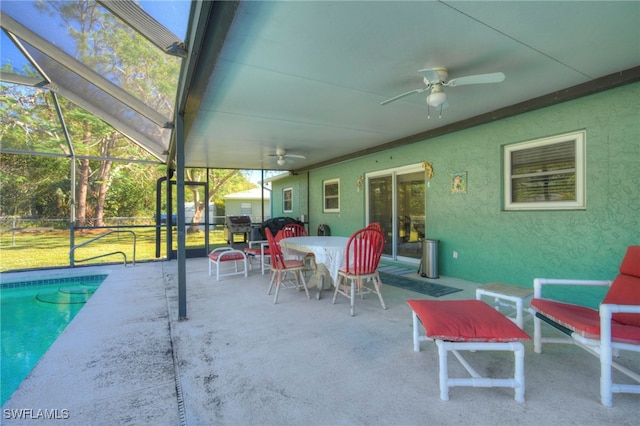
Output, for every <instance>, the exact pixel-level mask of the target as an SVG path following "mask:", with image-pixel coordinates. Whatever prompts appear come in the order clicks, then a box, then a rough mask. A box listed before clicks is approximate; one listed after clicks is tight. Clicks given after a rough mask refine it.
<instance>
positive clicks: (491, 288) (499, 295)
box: [476, 283, 533, 328]
mask: <svg viewBox="0 0 640 426" xmlns="http://www.w3.org/2000/svg"><path fill="white" fill-rule="evenodd" d="M482 296H489V297H493V298H494V302H493V304H491V303H490V305H492V306H493V307H494V308H496V310H498V311H499V310H500V308H502V307H510V308H515V311H516V317H515V318H512V317H509V316H508V315H505V316H506V317H507V318H509V319H510V320H511V321H513V322H515V323H516V324H517V325H518V327H520V328H523V325H524V319H523V306H522V305H523V304H524V301H525V300H529V299H531V297H532V296H533V288H526V287H519V286H515V285H511V284H504V283H489V284H485V285H482V286H480V287H478V288H477V289H476V299H477V300H482ZM509 302H511V303H512V304H511V303H509Z"/></svg>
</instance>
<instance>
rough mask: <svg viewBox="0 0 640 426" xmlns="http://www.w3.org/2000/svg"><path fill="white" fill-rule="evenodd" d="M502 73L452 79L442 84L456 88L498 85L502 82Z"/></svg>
mask: <svg viewBox="0 0 640 426" xmlns="http://www.w3.org/2000/svg"><path fill="white" fill-rule="evenodd" d="M504 79H505V76H504V73H501V72H492V73H489V74H477V75H468V76H466V77H459V78H454V79H453V80H449V81H448V82H446V83H444V85H445V86H449V87H456V86H464V85H465V84H481V83H500V82H502V81H504Z"/></svg>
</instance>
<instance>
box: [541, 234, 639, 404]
mask: <svg viewBox="0 0 640 426" xmlns="http://www.w3.org/2000/svg"><path fill="white" fill-rule="evenodd" d="M543 285H575V286H581V285H582V286H584V285H590V286H594V285H596V286H609V285H610V287H609V290H608V291H607V295H606V296H605V298H604V300H603V301H602V303H601V304H600V309H599V310H595V309H591V308H587V307H584V306H579V305H573V304H570V303H563V302H557V301H554V300H550V299H543V298H542V286H543ZM533 291H534V293H533V300H532V301H531V308H532V309H533V310H534V311H535V312H536V316H535V317H534V324H533V326H534V331H533V332H534V335H533V343H534V350H535V352H537V353H540V352H542V342H549V343H575V344H577V345H578V346H579V347H581V348H583V349H585V350H587V351H588V352H589V353H591V354H593V355H595V356H597V357H598V358H599V359H600V400H601V402H602V404H603V405H605V406H607V407H611V406H612V405H613V393H640V371H632V370H630V369H629V368H627V367H625V366H623V365H620V364H618V363H617V362H615V361H613V359H612V356H613V351H614V350H615V351H616V352H618V351H633V352H640V246H630V247H628V248H627V253H626V255H625V257H624V259H623V261H622V264H621V265H620V274H619V275H618V276H617V277H616V279H615V280H614V281H613V283H611V282H610V281H596V280H592V281H587V280H565V279H546V278H536V279H535V280H534V281H533ZM542 320H544V321H545V322H547V323H549V324H550V325H552V326H554V327H555V328H556V329H558V330H560V331H562V332H563V333H565V334H567V335H568V336H570V337H571V338H572V339H566V338H564V339H559V338H548V337H547V338H543V337H542V323H541V321H542ZM611 367H614V368H616V369H617V370H618V371H620V372H621V373H623V374H625V375H627V376H628V377H629V378H631V379H632V380H633V381H635V382H636V383H637V384H633V385H632V384H619V383H613V379H612V376H611Z"/></svg>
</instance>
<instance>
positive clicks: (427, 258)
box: [421, 240, 440, 278]
mask: <svg viewBox="0 0 640 426" xmlns="http://www.w3.org/2000/svg"><path fill="white" fill-rule="evenodd" d="M439 244H440V240H422V274H421V275H422V276H423V277H427V278H440V275H439V274H438V246H439Z"/></svg>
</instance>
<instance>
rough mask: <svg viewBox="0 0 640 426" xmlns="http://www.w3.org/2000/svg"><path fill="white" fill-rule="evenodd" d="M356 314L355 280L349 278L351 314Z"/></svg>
mask: <svg viewBox="0 0 640 426" xmlns="http://www.w3.org/2000/svg"><path fill="white" fill-rule="evenodd" d="M355 314H356V281H355V280H351V316H354V315H355Z"/></svg>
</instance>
